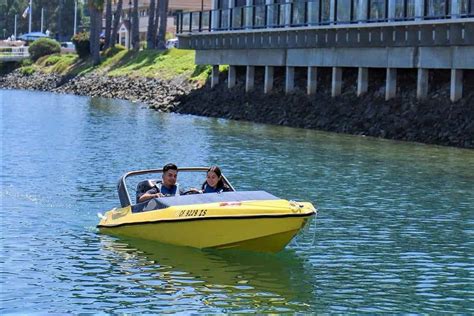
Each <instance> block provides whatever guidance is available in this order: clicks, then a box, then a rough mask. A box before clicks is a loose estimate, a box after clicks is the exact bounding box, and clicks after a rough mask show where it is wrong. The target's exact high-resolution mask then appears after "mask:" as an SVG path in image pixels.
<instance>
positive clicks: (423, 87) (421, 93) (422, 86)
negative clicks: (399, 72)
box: [416, 68, 428, 100]
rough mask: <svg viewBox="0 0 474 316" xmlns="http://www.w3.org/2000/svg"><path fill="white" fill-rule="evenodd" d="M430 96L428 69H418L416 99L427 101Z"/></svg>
mask: <svg viewBox="0 0 474 316" xmlns="http://www.w3.org/2000/svg"><path fill="white" fill-rule="evenodd" d="M427 96H428V69H424V68H418V77H417V80H416V98H417V99H420V100H421V99H425V98H426V97H427Z"/></svg>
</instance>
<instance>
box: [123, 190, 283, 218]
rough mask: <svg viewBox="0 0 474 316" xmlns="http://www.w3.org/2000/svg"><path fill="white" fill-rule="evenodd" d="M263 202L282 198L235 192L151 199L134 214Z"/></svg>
mask: <svg viewBox="0 0 474 316" xmlns="http://www.w3.org/2000/svg"><path fill="white" fill-rule="evenodd" d="M261 200H280V198H279V197H276V196H274V195H272V194H270V193H268V192H265V191H234V192H222V193H206V194H191V195H179V196H169V197H161V198H156V199H151V200H149V201H145V202H142V203H138V204H135V205H132V212H133V213H137V212H147V211H152V210H159V209H164V208H167V207H170V206H180V205H192V204H205V203H220V202H243V201H261Z"/></svg>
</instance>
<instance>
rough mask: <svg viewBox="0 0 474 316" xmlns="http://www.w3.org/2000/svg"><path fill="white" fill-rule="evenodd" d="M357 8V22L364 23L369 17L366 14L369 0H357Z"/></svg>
mask: <svg viewBox="0 0 474 316" xmlns="http://www.w3.org/2000/svg"><path fill="white" fill-rule="evenodd" d="M358 2H359V8H358V10H357V20H359V23H364V22H365V21H367V19H368V18H369V17H368V16H367V12H368V6H369V1H368V0H358Z"/></svg>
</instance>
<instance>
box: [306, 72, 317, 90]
mask: <svg viewBox="0 0 474 316" xmlns="http://www.w3.org/2000/svg"><path fill="white" fill-rule="evenodd" d="M317 86H318V68H317V67H308V83H307V88H306V91H307V93H308V95H312V94H315V93H316V89H317Z"/></svg>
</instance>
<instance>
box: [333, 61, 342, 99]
mask: <svg viewBox="0 0 474 316" xmlns="http://www.w3.org/2000/svg"><path fill="white" fill-rule="evenodd" d="M341 92H342V68H340V67H332V84H331V96H332V97H335V96H338V95H340V94H341Z"/></svg>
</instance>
